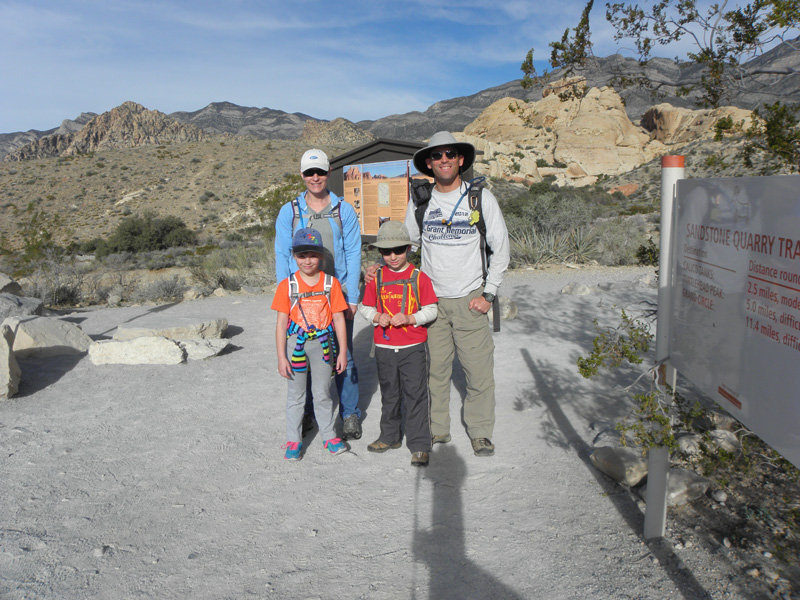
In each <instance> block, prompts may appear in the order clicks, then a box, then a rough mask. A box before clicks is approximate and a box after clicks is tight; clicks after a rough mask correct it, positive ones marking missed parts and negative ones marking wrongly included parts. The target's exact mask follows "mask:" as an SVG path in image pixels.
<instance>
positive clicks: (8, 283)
mask: <svg viewBox="0 0 800 600" xmlns="http://www.w3.org/2000/svg"><path fill="white" fill-rule="evenodd" d="M0 292H2V293H8V294H14V295H15V296H22V286H21V285H20V284H18V283H17V282H16V281H14V280H13V279H11V277H9V276H8V275H6V274H5V273H0Z"/></svg>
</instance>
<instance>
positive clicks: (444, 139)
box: [414, 131, 475, 177]
mask: <svg viewBox="0 0 800 600" xmlns="http://www.w3.org/2000/svg"><path fill="white" fill-rule="evenodd" d="M439 146H452V147H454V148H455V149H456V150H458V153H459V154H460V155H461V156H463V157H464V164H463V165H461V171H462V172H463V171H466V170H467V169H469V168H470V167H471V166H472V163H473V162H475V146H473V145H472V144H470V143H469V142H458V141H456V138H454V137H453V134H452V133H450V132H449V131H440V132H438V133H434V134H433V137H431V139H430V141H429V142H428V145H427V146H425V147H424V148H421V149H420V150H417V151H416V152H415V153H414V166H415V167H416V168H417V171H419V172H420V173H422V174H423V175H427V176H428V177H433V171H431V170H430V169H429V168H428V165H427V164H425V159H427V158H430V155H431V152H432V151H433V150H434V149H435V148H438V147H439Z"/></svg>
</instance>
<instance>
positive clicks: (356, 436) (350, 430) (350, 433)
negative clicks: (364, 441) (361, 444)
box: [342, 413, 361, 440]
mask: <svg viewBox="0 0 800 600" xmlns="http://www.w3.org/2000/svg"><path fill="white" fill-rule="evenodd" d="M342 439H345V440H360V439H361V423H359V422H358V415H357V414H355V413H353V414H352V415H350V416H349V417H347V418H346V419H345V420H344V423H343V424H342Z"/></svg>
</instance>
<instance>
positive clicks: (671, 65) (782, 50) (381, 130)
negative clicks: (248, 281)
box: [0, 39, 800, 156]
mask: <svg viewBox="0 0 800 600" xmlns="http://www.w3.org/2000/svg"><path fill="white" fill-rule="evenodd" d="M799 42H800V39H796V40H793V41H791V42H789V43H783V44H781V45H779V46H776V47H775V48H773V49H771V50H769V51H768V52H765V53H764V54H762V55H761V56H758V57H756V58H754V59H752V60H751V61H750V62H748V63H747V66H748V68H750V69H752V70H773V71H774V70H781V69H784V70H789V71H793V73H792V74H789V75H778V74H763V75H757V76H756V77H754V78H753V82H752V85H749V86H748V87H747V88H734V89H732V90H731V92H730V94H729V96H728V97H726V98H725V104H729V105H731V106H736V107H739V108H744V109H746V110H752V109H753V108H755V107H756V106H758V105H759V104H760V103H763V102H774V101H775V100H778V99H780V100H782V101H784V102H787V101H788V102H791V101H792V100H794V102H797V101H798V99H800V50H797V49H796V48H797V47H798V43H799ZM637 68H638V63H637V61H636V60H635V59H632V58H628V57H624V56H622V55H619V54H616V55H612V56H608V57H605V58H594V59H592V60H591V61H590V62H589V64H588V65H587V67H586V68H585V69H584V70H583V72H582V73H581V74H580V75H581V76H582V77H583V78H584V79H585V81H586V84H587V86H588V87H589V88H592V87H597V88H601V87H603V86H605V85H608V84H609V83H610V81H611V79H612V78H613V76H614V75H619V74H631V73H633V72H635V70H636V69H637ZM646 72H647V74H648V76H650V77H651V78H652V79H653V80H656V81H660V82H663V85H661V87H660V89H659V96H657V97H653V95H652V94H651V93H649V92H646V91H643V90H641V89H637V88H628V89H624V90H621V91H620V92H619V94H620V97H621V98H622V102H623V104H624V108H625V111H626V113H627V114H628V117H629V118H630V119H631V121H633V122H634V123H637V122H638V121H639V119H641V117H642V115H643V114H644V113H645V112H646V111H647V110H648V109H649V108H650V107H651V106H653V105H654V104H658V103H660V102H669V103H670V104H672V105H673V106H676V107H682V108H695V103H696V100H697V94H696V93H695V94H689V95H687V96H679V95H677V92H678V90H679V89H680V88H681V87H683V86H685V85H686V84H687V83H688V82H689V81H690V80H692V79H694V78H696V77H697V75H698V68H697V67H696V66H695V65H693V64H689V63H687V64H682V65H679V64H677V63H676V62H675V61H673V60H671V59H665V58H654V59H652V60H651V61H650V62H649V63H648V66H647V70H646ZM562 76H563V71H562V70H560V69H559V70H556V71H554V72H552V73H551V74H550V81H553V80H557V79H560V78H561V77H562ZM547 85H548V82H540V83H537V84H536V85H534V86H533V87H531V88H530V89H527V90H525V89H523V88H522V87H521V86H520V80H515V81H510V82H507V83H504V84H502V85H499V86H496V87H492V88H489V89H486V90H482V91H480V92H477V93H476V94H472V95H470V96H463V97H459V98H452V99H449V100H442V101H440V102H437V103H435V104H433V105H431V106H430V107H429V108H428V109H426V110H425V111H422V112H420V111H413V112H408V113H404V114H397V115H388V116H386V117H383V118H381V119H378V120H375V121H369V120H365V121H358V122H357V123H355V125H356V126H357V127H359V128H360V129H363V130H365V131H367V132H369V133H370V134H371V135H372V136H374V137H375V138H392V139H406V140H423V139H427V138H428V137H430V136H431V135H432V134H433V133H435V132H436V131H440V130H443V129H446V130H449V131H462V130H463V129H464V128H465V127H466V126H467V125H469V124H470V123H471V122H472V121H474V120H475V119H476V118H477V117H478V116H479V115H480V114H481V113H482V112H483V110H484V109H486V108H487V107H489V106H490V105H491V104H493V103H494V102H496V101H497V100H500V99H501V98H515V99H517V100H522V101H538V100H539V99H540V98H541V97H542V93H543V91H544V89H545V88H546V87H547ZM88 114H89V115H91V114H92V113H88ZM92 116H96V115H92ZM168 116H169V117H171V118H173V119H175V120H178V121H180V122H181V123H184V124H191V125H196V126H197V127H199V128H201V129H203V130H204V131H205V132H207V133H211V134H219V133H225V134H230V135H239V136H246V137H253V138H256V139H284V140H294V139H299V138H300V137H301V136H302V135H303V131H304V128H305V125H306V123H308V122H320V121H322V120H320V119H315V118H314V117H311V116H309V115H305V114H302V113H286V112H283V111H280V110H274V109H270V108H253V107H243V106H237V105H235V104H232V103H230V102H213V103H211V104H209V105H208V106H206V107H205V108H202V109H200V110H197V111H193V112H183V111H179V112H174V113H171V114H170V115H168ZM89 120H90V118H85V116H84V115H81V116H80V117H78V118H77V119H75V120H74V121H65V122H64V124H62V127H63V126H67V127H70V128H76V127H79V126H81V125H85V123H87V122H88V121H89ZM61 133H66V132H64V131H58V130H49V131H46V132H39V131H36V130H30V131H28V132H16V133H6V134H0V156H3V155H6V154H9V153H11V152H13V151H14V150H16V149H18V148H20V147H21V146H24V145H26V144H29V143H31V142H34V141H37V140H39V139H41V138H43V137H47V136H51V135H53V134H61ZM48 145H50V146H52V145H53V144H45V146H48Z"/></svg>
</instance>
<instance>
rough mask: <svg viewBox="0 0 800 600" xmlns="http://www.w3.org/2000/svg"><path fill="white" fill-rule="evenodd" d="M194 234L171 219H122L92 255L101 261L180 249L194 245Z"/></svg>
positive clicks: (150, 215)
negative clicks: (128, 254)
mask: <svg viewBox="0 0 800 600" xmlns="http://www.w3.org/2000/svg"><path fill="white" fill-rule="evenodd" d="M195 239H196V235H195V233H194V232H193V231H192V230H190V229H189V228H187V227H186V224H185V223H184V222H183V220H182V219H180V218H178V217H174V216H167V217H157V216H156V215H155V214H154V213H152V212H145V213H144V215H142V216H139V215H134V216H131V217H126V218H124V219H122V221H120V223H119V225H117V228H116V230H115V231H114V233H113V234H111V236H110V237H109V238H108V239H107V240H103V241H102V242H101V243H99V244H98V246H97V249H96V251H95V254H96V255H97V256H98V257H103V256H106V255H108V254H113V253H119V252H132V253H136V252H146V251H149V250H164V249H166V248H172V247H175V246H184V245H188V244H193V243H194V242H195Z"/></svg>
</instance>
